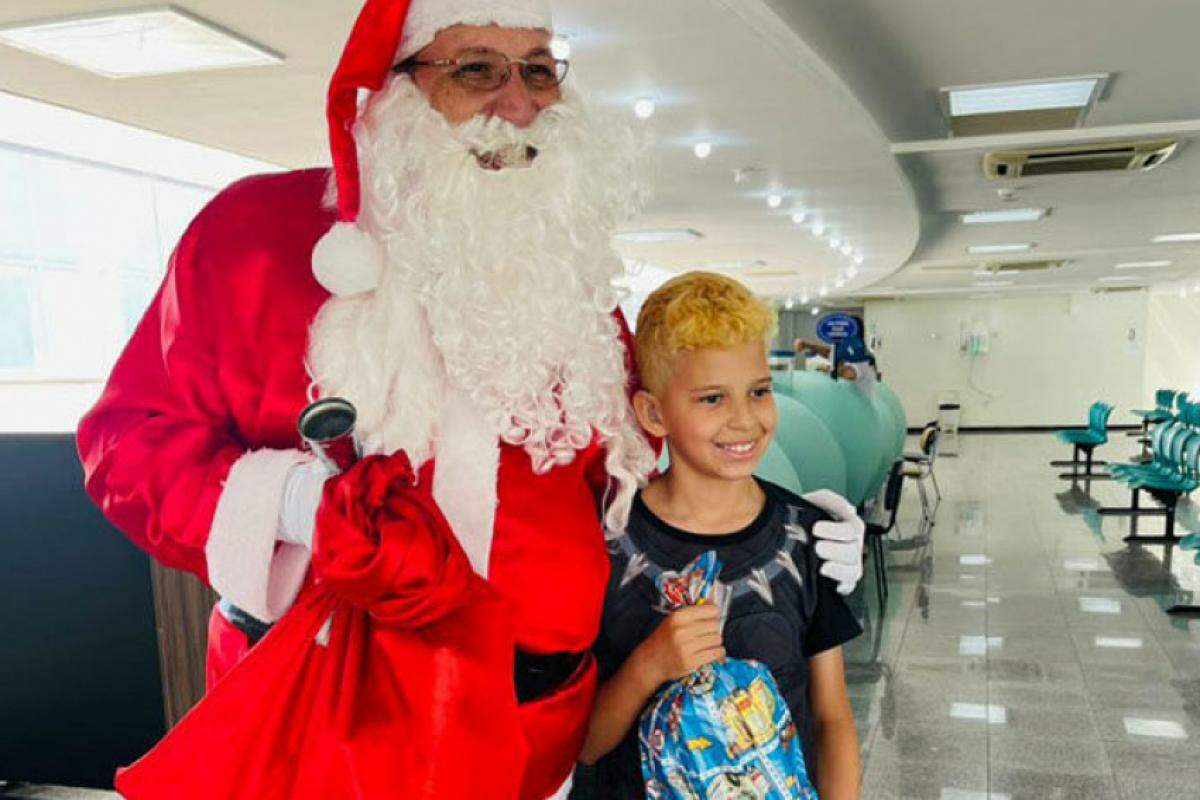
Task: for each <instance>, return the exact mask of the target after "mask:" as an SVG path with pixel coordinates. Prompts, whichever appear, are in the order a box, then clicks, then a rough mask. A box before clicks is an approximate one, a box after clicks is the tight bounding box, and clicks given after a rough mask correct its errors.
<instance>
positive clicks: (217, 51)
mask: <svg viewBox="0 0 1200 800" xmlns="http://www.w3.org/2000/svg"><path fill="white" fill-rule="evenodd" d="M0 43H3V44H9V45H12V46H13V47H17V48H20V49H21V50H26V51H28V52H30V53H36V54H38V55H41V56H45V57H46V58H52V59H54V60H55V61H61V62H63V63H65V64H70V65H71V66H75V67H79V68H81V69H85V70H88V71H89V72H94V73H96V74H98V75H103V76H105V77H108V78H131V77H136V76H141V75H165V74H170V73H175V72H192V71H196V70H208V69H226V68H230V67H259V66H266V65H269V64H280V63H282V62H283V56H281V55H280V54H279V53H275V52H273V51H271V50H268V49H267V48H266V47H263V46H262V45H259V44H256V43H254V42H251V41H250V40H248V39H244V38H242V37H240V36H238V35H236V34H233V33H231V32H229V31H227V30H224V29H223V28H221V27H220V26H218V25H215V24H213V23H211V22H209V21H207V20H204V19H201V18H200V17H197V16H194V15H192V14H189V13H187V12H185V11H181V10H179V9H177V8H173V7H166V6H163V7H158V8H147V9H136V10H130V11H114V12H109V13H105V14H88V15H84V16H77V17H60V18H57V19H48V20H40V21H35V22H29V23H22V24H18V25H11V26H8V27H5V28H2V29H0Z"/></svg>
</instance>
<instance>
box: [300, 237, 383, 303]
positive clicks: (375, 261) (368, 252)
mask: <svg viewBox="0 0 1200 800" xmlns="http://www.w3.org/2000/svg"><path fill="white" fill-rule="evenodd" d="M312 269H313V275H315V276H316V278H317V282H318V283H320V284H321V285H322V286H324V287H325V288H326V289H328V290H329V291H330V292H332V293H333V294H334V295H336V296H338V297H353V296H354V295H356V294H363V293H365V292H373V291H375V289H376V288H377V287H378V286H379V278H380V276H381V275H382V274H383V248H382V247H380V245H379V242H378V241H376V240H375V238H374V237H372V236H371V235H370V234H368V233H367V232H366V231H364V230H363V229H362V228H360V227H358V226H357V225H355V224H354V223H352V222H339V223H337V224H335V225H334V226H333V227H332V228H330V229H329V232H328V233H326V234H325V235H324V236H322V237H321V239H320V241H318V242H317V246H316V247H314V248H313V253H312Z"/></svg>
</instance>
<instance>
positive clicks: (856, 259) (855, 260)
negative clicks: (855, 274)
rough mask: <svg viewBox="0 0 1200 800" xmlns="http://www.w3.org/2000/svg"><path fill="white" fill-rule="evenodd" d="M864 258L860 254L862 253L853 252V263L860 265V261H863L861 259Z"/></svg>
mask: <svg viewBox="0 0 1200 800" xmlns="http://www.w3.org/2000/svg"><path fill="white" fill-rule="evenodd" d="M865 260H866V259H864V258H863V255H862V253H855V254H854V263H855V264H858V265H859V266H860V267H861V266H862V263H863V261H865Z"/></svg>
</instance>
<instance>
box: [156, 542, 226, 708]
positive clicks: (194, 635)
mask: <svg viewBox="0 0 1200 800" xmlns="http://www.w3.org/2000/svg"><path fill="white" fill-rule="evenodd" d="M151 578H152V581H153V584H154V615H155V617H156V619H157V625H158V658H159V663H160V665H161V668H162V681H163V708H164V713H165V715H166V722H167V727H168V728H173V727H174V726H175V723H177V722H179V720H180V719H182V718H183V715H184V714H186V713H187V712H188V711H189V710H191V708H192V706H194V705H195V704H196V703H197V702H198V701H199V700H200V698H201V697H203V696H204V653H205V650H206V648H207V645H208V618H209V615H210V614H211V613H212V607H213V606H214V605H216V602H217V595H216V593H215V592H213V591H212V590H211V589H209V588H208V587H207V586H205V585H204V584H202V583H201V582H200V581H199V580H198V579H197V578H196V577H194V576H192V575H189V574H188V573H186V572H180V571H178V570H173V569H169V568H167V567H164V566H162V565H161V564H158V563H157V562H155V563H153V564H152V565H151Z"/></svg>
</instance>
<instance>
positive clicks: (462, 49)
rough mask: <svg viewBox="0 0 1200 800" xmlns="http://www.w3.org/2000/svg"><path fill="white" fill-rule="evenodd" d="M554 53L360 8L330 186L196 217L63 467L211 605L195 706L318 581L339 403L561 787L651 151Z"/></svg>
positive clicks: (835, 537) (848, 534)
mask: <svg viewBox="0 0 1200 800" xmlns="http://www.w3.org/2000/svg"><path fill="white" fill-rule="evenodd" d="M551 30H552V25H551V18H550V13H549V10H548V8H547V3H546V0H412V2H411V3H410V2H408V0H368V2H367V3H366V5H365V7H364V9H363V11H362V13H361V16H360V17H359V19H358V22H357V23H356V25H355V27H354V30H353V33H352V34H351V37H350V40H349V43H348V45H347V47H346V49H345V52H344V55H343V57H342V60H341V62H340V64H339V66H338V69H337V71H336V73H335V75H334V78H333V82H332V85H331V88H330V92H329V106H328V116H329V123H330V137H331V145H332V154H333V165H334V166H333V169H332V171H330V170H324V169H315V170H305V171H297V172H289V173H284V174H276V175H269V176H262V177H255V178H249V179H246V180H244V181H241V182H239V183H237V184H235V185H234V186H231V187H230V188H229V189H227V190H226V191H224V192H222V193H221V194H220V195H219V196H218V197H217V198H216V199H214V200H213V201H212V202H211V203H210V204H209V205H208V207H207V208H206V209H205V210H204V211H202V212H201V213H200V215H199V216H198V217H197V218H196V219H195V220H194V221H193V223H192V224H191V226H190V227H189V228H188V230H187V232H186V233H185V234H184V237H183V239H182V241H181V242H180V243H179V245H178V247H177V249H176V251H175V253H174V255H173V257H172V259H171V263H170V266H169V269H168V271H167V276H166V279H165V281H164V283H163V286H162V288H161V289H160V291H159V293H158V295H157V296H156V298H155V299H154V301H153V303H152V304H151V306H150V308H149V310H148V311H147V313H146V316H145V318H144V319H143V320H142V322H141V324H140V325H139V326H138V328H137V330H136V332H135V333H134V335H133V338H132V339H131V341H130V342H129V344H128V346H127V348H126V350H125V352H124V353H123V354H122V356H121V358H120V360H119V362H118V363H117V365H116V367H115V369H114V372H113V374H112V377H111V378H110V380H109V383H108V385H107V387H106V388H105V391H104V393H103V395H102V397H101V398H100V400H99V402H98V404H97V405H96V407H95V408H94V409H93V410H92V411H91V412H90V413H89V414H88V415H87V416H86V417H85V419H84V420H83V422H82V423H81V425H80V429H79V447H80V452H81V455H82V459H83V462H84V467H85V471H86V480H87V489H88V491H89V493H90V494H91V496H92V497H93V498H94V499H95V500H96V502H97V503H98V504H100V506H101V507H102V508H103V509H104V512H105V513H106V514H107V516H108V517H109V519H110V520H112V521H113V523H114V524H116V525H117V526H118V527H119V528H121V529H122V530H123V531H124V532H125V533H126V534H127V535H128V536H129V537H130V538H131V539H132V540H133V541H134V542H135V543H137V544H138V545H139V546H141V547H143V548H144V549H146V550H147V551H148V552H150V554H151V555H153V556H154V557H155V558H157V559H158V560H159V561H161V562H162V563H164V564H166V565H168V566H172V567H176V568H180V569H185V570H188V571H190V572H192V573H194V574H196V575H198V576H199V577H200V578H201V579H203V580H206V581H207V582H208V583H210V584H211V585H212V586H213V588H214V589H216V590H217V591H218V592H219V593H220V594H221V596H222V598H223V600H222V603H221V604H220V605H219V606H218V607H217V608H216V609H214V612H213V616H212V620H211V623H210V628H209V663H208V677H209V684H210V686H211V685H213V684H214V683H215V682H217V681H218V680H220V678H221V677H222V676H223V675H224V674H225V673H226V672H227V671H228V670H229V669H230V668H231V667H232V666H233V665H235V664H236V663H237V662H238V661H239V660H241V659H242V658H243V657H244V656H245V654H246V653H247V651H248V650H249V648H250V647H251V646H252V645H253V644H254V643H255V641H256V640H257V639H258V638H259V637H261V636H262V635H263V633H264V631H265V630H266V629H267V627H268V626H269V625H270V624H271V623H272V622H274V621H276V620H278V619H279V618H280V617H281V616H282V615H283V614H284V613H285V612H286V611H287V610H288V608H289V607H290V606H291V604H292V603H293V602H294V600H295V598H296V595H297V593H298V592H299V591H300V589H301V587H302V586H303V585H304V584H305V581H306V578H307V576H308V573H309V568H310V564H311V559H312V549H313V546H314V520H315V519H316V516H317V509H318V506H319V504H320V502H321V497H322V489H323V486H324V484H325V482H326V480H327V478H328V477H329V473H328V471H327V470H326V468H325V467H324V466H323V465H322V464H321V462H319V461H317V460H316V459H314V458H313V456H312V454H311V453H310V452H307V451H306V450H305V449H304V448H303V447H302V443H301V441H300V439H299V436H298V433H297V429H296V420H297V417H298V415H299V413H300V411H301V410H302V409H303V408H304V406H305V405H306V404H307V403H308V402H309V400H311V399H312V398H314V397H317V396H325V397H328V396H339V397H343V398H346V399H347V400H349V401H350V402H351V403H353V404H354V406H355V407H356V408H357V410H358V415H359V416H358V427H357V437H358V441H359V445H360V448H361V450H362V451H363V452H364V453H366V454H382V455H389V454H393V453H397V452H399V451H403V452H405V453H407V455H408V457H409V459H410V460H411V462H412V464H413V466H414V468H415V470H416V481H417V483H418V484H421V485H423V486H425V487H429V488H431V491H432V496H433V498H434V500H435V501H436V504H437V506H438V507H439V508H440V512H441V514H442V515H444V517H445V519H446V520H447V521H448V522H449V524H450V528H451V529H452V531H453V535H454V536H455V537H456V539H457V540H458V543H459V544H460V545H461V547H462V550H463V551H464V552H465V554H466V556H467V559H468V560H469V563H470V565H471V567H472V568H473V569H474V570H475V572H476V573H478V574H479V575H480V576H482V577H484V578H485V579H486V580H487V582H488V584H489V585H490V586H491V587H492V588H493V589H494V590H495V594H496V595H497V596H498V597H500V598H502V600H503V602H504V604H505V605H506V615H507V618H508V620H509V621H510V622H511V628H512V631H513V633H514V635H515V650H516V652H515V654H514V659H515V664H516V668H515V672H516V674H515V682H516V687H515V688H516V694H517V697H518V699H519V700H520V701H521V702H523V703H524V702H532V701H535V700H536V701H538V702H541V703H543V704H550V705H557V709H551V710H550V713H547V714H546V715H545V716H544V717H542V718H543V719H544V720H554V721H555V722H554V725H555V726H556V728H558V729H561V730H562V731H563V733H562V734H561V735H559V734H557V733H556V731H555V730H543V731H529V730H527V731H526V735H527V737H528V738H529V742H530V747H531V748H532V750H533V751H535V752H534V754H533V756H531V759H532V760H534V761H536V760H537V758H538V754H537V752H536V751H538V749H539V748H542V749H543V750H544V752H545V753H549V754H551V755H550V756H548V757H549V758H550V759H551V760H552V761H554V762H555V763H554V764H553V765H552V767H551V768H549V769H548V770H547V771H546V774H551V775H554V776H555V779H556V780H557V781H561V779H562V778H565V776H567V775H568V774H569V772H570V768H571V764H572V762H573V759H574V753H572V752H570V747H569V746H564V742H575V738H573V737H575V736H576V733H577V730H578V729H579V728H580V726H582V724H583V723H584V721H585V720H586V716H587V714H588V711H589V708H590V703H591V693H592V690H593V685H594V677H593V672H594V667H593V665H592V662H591V658H590V656H588V655H587V652H588V649H589V647H590V645H591V643H592V641H593V639H594V637H595V635H596V632H597V628H598V625H599V620H600V611H601V605H602V601H603V592H604V587H605V583H606V578H607V570H608V559H607V555H606V550H605V533H604V528H605V527H606V526H607V527H608V528H609V529H610V530H619V529H620V528H622V527H623V525H624V521H625V518H626V516H627V514H628V510H629V507H630V503H631V500H632V497H633V494H634V492H635V491H636V489H637V487H638V485H639V483H640V482H641V481H642V480H643V479H644V478H645V476H646V475H647V474H648V472H649V471H650V470H651V469H652V468H653V464H654V454H653V452H652V450H651V448H650V446H649V445H648V444H647V442H646V440H645V439H644V438H643V437H642V435H641V434H640V432H639V431H638V429H637V427H636V423H635V421H634V418H633V416H632V413H631V411H630V406H629V403H628V394H627V393H628V392H629V391H630V390H631V389H632V388H633V387H634V386H635V384H636V379H635V377H634V376H632V370H631V367H630V364H631V359H630V353H629V349H630V346H631V343H630V338H629V336H628V331H627V329H626V327H625V323H624V320H623V318H622V317H621V314H620V312H619V310H618V309H617V302H618V299H619V297H618V295H617V293H616V292H615V290H614V288H613V281H614V279H615V278H617V277H618V276H620V275H621V274H622V262H621V260H620V258H619V257H618V255H617V254H616V253H615V252H614V250H613V248H612V245H611V243H610V238H611V235H612V232H613V230H614V229H615V227H616V226H617V225H619V224H620V223H622V222H623V221H625V220H626V219H628V218H629V216H630V215H631V214H633V213H634V212H635V211H636V209H637V208H638V205H639V202H640V200H641V195H642V192H641V185H640V180H639V177H640V170H639V162H640V155H641V149H642V148H641V147H640V146H639V140H638V138H637V137H635V136H634V135H633V134H632V133H631V131H630V129H629V128H627V127H626V126H625V125H624V124H623V123H620V122H615V121H613V120H609V119H605V118H603V117H602V116H599V115H597V114H596V113H594V112H593V111H590V110H589V109H588V108H587V107H586V106H585V105H584V104H583V103H582V102H581V101H580V100H579V98H578V97H576V96H575V95H574V94H573V93H572V92H571V91H570V89H569V87H568V86H567V85H564V83H563V79H564V77H565V76H566V74H567V71H568V65H567V63H566V62H565V61H564V60H562V59H559V58H556V57H555V55H554V53H553V52H552V50H551V47H550V43H551ZM831 512H832V513H834V514H835V518H836V519H838V520H840V523H833V524H825V525H823V526H820V527H819V528H818V531H817V533H818V535H822V536H827V537H829V541H828V542H822V545H825V547H824V548H823V550H822V551H821V552H822V555H823V556H824V557H826V558H829V559H830V561H829V562H828V563H827V564H826V565H825V568H826V573H827V574H830V575H832V576H833V577H836V578H838V579H840V580H842V581H843V585H844V586H845V587H847V588H848V587H852V586H853V585H854V583H855V582H856V581H857V580H858V577H859V576H860V575H861V535H862V533H861V531H862V524H861V522H859V521H858V519H857V518H856V517H855V516H854V515H853V510H852V509H849V510H848V509H846V508H845V507H844V506H842V505H834V506H833V507H832V508H831ZM316 540H317V541H316V546H317V548H318V549H319V548H320V543H321V532H320V531H319V530H318V531H316ZM564 719H569V720H571V724H568V725H563V720H564ZM568 729H570V730H568ZM556 736H557V737H558V738H559V739H562V741H558V740H556ZM545 760H546V759H545V758H543V762H544V761H545ZM555 785H557V783H556V784H555ZM530 796H533V797H539V796H545V793H544V792H542V793H541V794H533V795H530Z"/></svg>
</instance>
